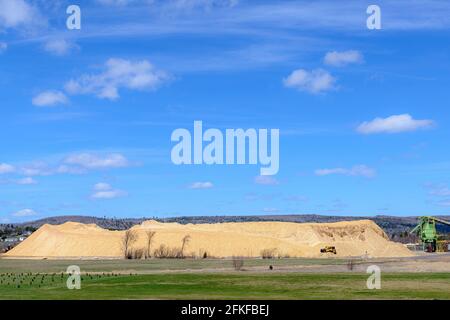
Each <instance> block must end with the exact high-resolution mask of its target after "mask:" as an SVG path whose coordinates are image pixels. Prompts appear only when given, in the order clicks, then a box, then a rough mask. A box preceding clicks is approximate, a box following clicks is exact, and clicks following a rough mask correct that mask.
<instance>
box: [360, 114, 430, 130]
mask: <svg viewBox="0 0 450 320" xmlns="http://www.w3.org/2000/svg"><path fill="white" fill-rule="evenodd" d="M434 125H435V122H434V121H433V120H415V119H413V117H412V116H411V115H409V114H400V115H394V116H390V117H387V118H375V119H374V120H372V121H366V122H363V123H361V124H360V125H359V126H358V127H357V128H356V131H357V132H359V133H362V134H376V133H400V132H409V131H416V130H419V129H427V128H432V127H433V126H434Z"/></svg>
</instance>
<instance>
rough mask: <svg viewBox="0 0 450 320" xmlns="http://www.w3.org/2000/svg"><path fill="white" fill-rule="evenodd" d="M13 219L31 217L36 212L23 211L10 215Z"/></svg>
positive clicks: (31, 210) (30, 210)
mask: <svg viewBox="0 0 450 320" xmlns="http://www.w3.org/2000/svg"><path fill="white" fill-rule="evenodd" d="M12 215H13V216H14V217H31V216H36V215H37V212H36V211H34V210H33V209H23V210H19V211H17V212H14V213H13V214H12Z"/></svg>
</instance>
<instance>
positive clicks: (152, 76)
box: [65, 58, 171, 100]
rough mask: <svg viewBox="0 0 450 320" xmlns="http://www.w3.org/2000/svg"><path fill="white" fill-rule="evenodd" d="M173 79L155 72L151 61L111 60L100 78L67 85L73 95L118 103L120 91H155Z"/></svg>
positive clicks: (88, 76)
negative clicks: (87, 95) (95, 97)
mask: <svg viewBox="0 0 450 320" xmlns="http://www.w3.org/2000/svg"><path fill="white" fill-rule="evenodd" d="M170 79H171V77H170V76H169V74H168V73H167V72H165V71H163V70H159V69H157V68H155V67H154V66H153V65H152V64H151V63H150V62H148V61H147V60H142V61H130V60H125V59H116V58H111V59H108V60H107V61H106V63H105V65H104V70H103V71H102V72H100V73H97V74H84V75H82V76H80V77H79V78H77V79H72V80H70V81H69V82H67V83H66V85H65V89H66V91H67V92H68V93H70V94H93V95H95V96H97V97H98V98H104V99H109V100H116V99H118V98H119V89H120V88H126V89H129V90H155V89H157V88H158V87H160V86H161V85H163V84H164V83H166V82H168V81H169V80H170Z"/></svg>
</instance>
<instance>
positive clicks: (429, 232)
mask: <svg viewBox="0 0 450 320" xmlns="http://www.w3.org/2000/svg"><path fill="white" fill-rule="evenodd" d="M436 223H441V224H444V225H447V226H450V222H447V221H444V220H442V219H438V218H435V217H420V222H419V224H418V225H417V226H416V227H415V228H414V229H412V230H411V232H410V233H414V234H417V235H418V236H419V237H420V239H421V241H422V245H423V249H424V250H425V251H428V252H436V248H437V241H438V234H437V231H436Z"/></svg>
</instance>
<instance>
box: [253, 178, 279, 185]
mask: <svg viewBox="0 0 450 320" xmlns="http://www.w3.org/2000/svg"><path fill="white" fill-rule="evenodd" d="M254 181H255V183H256V184H261V185H266V186H274V185H277V184H280V182H279V181H278V180H277V179H275V178H274V177H271V176H257V177H255V180H254Z"/></svg>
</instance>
